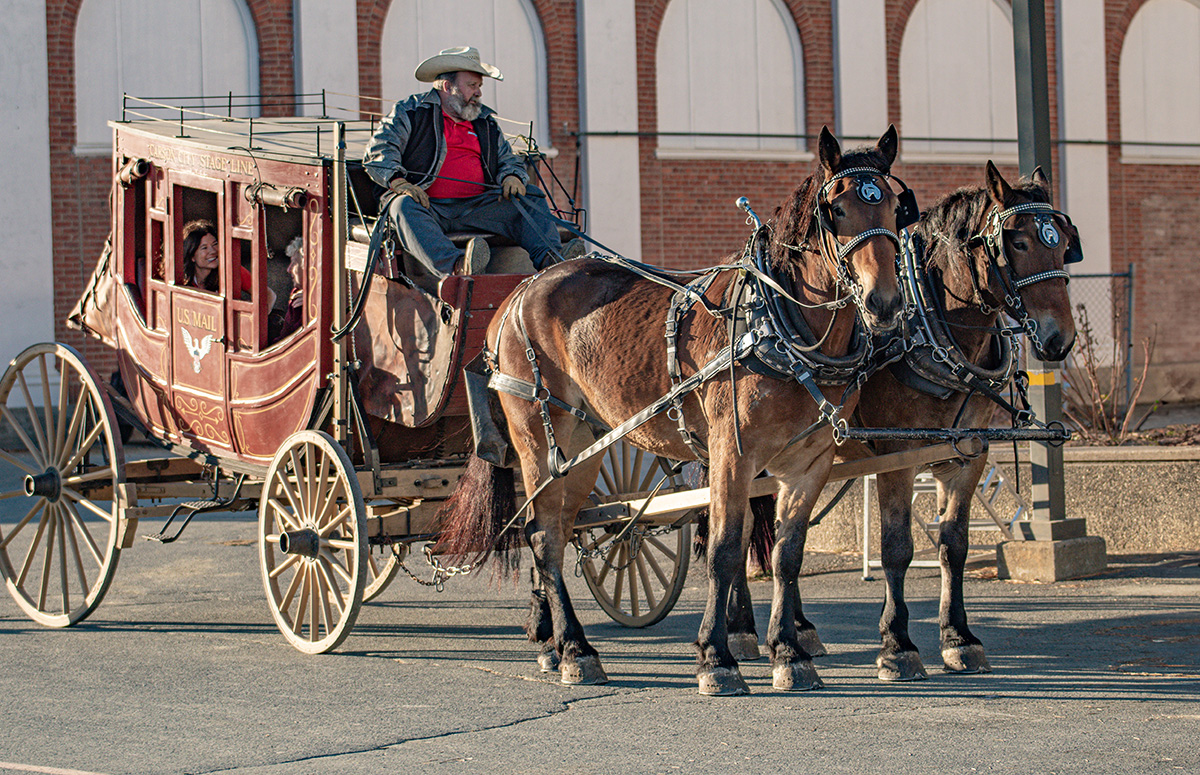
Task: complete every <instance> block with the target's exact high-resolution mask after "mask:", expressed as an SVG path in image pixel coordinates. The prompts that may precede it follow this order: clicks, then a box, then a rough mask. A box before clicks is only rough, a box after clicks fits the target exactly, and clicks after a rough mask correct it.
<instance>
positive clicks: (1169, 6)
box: [1120, 0, 1200, 164]
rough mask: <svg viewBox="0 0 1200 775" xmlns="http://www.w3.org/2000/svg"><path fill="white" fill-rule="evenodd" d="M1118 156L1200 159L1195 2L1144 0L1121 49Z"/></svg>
mask: <svg viewBox="0 0 1200 775" xmlns="http://www.w3.org/2000/svg"><path fill="white" fill-rule="evenodd" d="M1120 89H1121V140H1122V143H1123V144H1122V147H1121V157H1122V160H1123V161H1126V162H1132V163H1155V162H1158V163H1167V164H1171V163H1175V164H1177V163H1179V162H1180V161H1181V160H1190V161H1191V162H1192V163H1196V161H1197V160H1200V5H1198V4H1197V3H1195V2H1188V0H1149V2H1147V3H1146V4H1145V5H1143V6H1142V7H1141V9H1140V10H1138V12H1137V14H1136V15H1135V16H1134V17H1133V21H1131V22H1130V24H1129V30H1128V32H1126V34H1125V42H1124V45H1123V46H1122V48H1121V76H1120Z"/></svg>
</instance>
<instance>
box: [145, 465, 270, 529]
mask: <svg viewBox="0 0 1200 775" xmlns="http://www.w3.org/2000/svg"><path fill="white" fill-rule="evenodd" d="M219 476H220V472H219V471H216V472H214V474H213V494H214V495H216V494H217V490H218V487H219V484H218V482H219V479H218V477H219ZM245 481H246V475H245V474H242V475H240V476H238V478H237V483H236V484H235V485H234V487H233V494H232V495H230V496H229V497H227V498H219V497H218V498H210V499H208V500H199V501H184V502H183V503H181V504H179V505H178V506H176V507H175V510H174V511H172V512H171V516H170V517H168V518H167V521H166V523H164V524H163V527H162V530H160V531H159V532H157V533H152V534H146V535H143V536H142V538H144V539H146V540H147V541H157V542H158V543H160V544H169V543H171V542H172V541H174V540H176V539H177V538H179V536H181V535H183V530H184V528H186V527H187V526H188V523H190V522H191V521H192V517H194V516H196V515H197V514H203V513H205V512H207V511H224V510H225V509H227V508H228V507H229V506H231V505H232V504H233V502H234V501H236V500H237V497H238V493H240V492H241V491H242V483H243V482H245ZM184 512H187V518H186V519H184V520H183V524H182V525H180V526H179V529H178V530H177V531H175V535H167V528H169V527H171V523H172V522H174V521H175V517H177V516H179V515H180V514H182V513H184Z"/></svg>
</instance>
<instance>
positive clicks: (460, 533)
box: [435, 454, 521, 569]
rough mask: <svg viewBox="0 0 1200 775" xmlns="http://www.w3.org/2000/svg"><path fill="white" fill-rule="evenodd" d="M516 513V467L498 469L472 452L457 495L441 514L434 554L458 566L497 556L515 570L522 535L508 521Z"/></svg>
mask: <svg viewBox="0 0 1200 775" xmlns="http://www.w3.org/2000/svg"><path fill="white" fill-rule="evenodd" d="M516 513H517V493H516V487H515V486H514V480H513V469H511V468H501V467H498V466H494V465H492V464H491V463H489V462H487V461H486V460H484V459H482V458H480V457H478V456H477V455H474V454H472V455H471V456H470V457H469V458H468V459H467V467H466V470H465V471H464V472H463V475H462V478H461V479H459V480H458V485H457V486H455V488H454V492H453V493H451V494H450V497H449V498H447V499H446V502H445V503H444V504H442V507H441V508H440V509H438V511H437V515H436V517H435V519H436V522H437V527H438V541H437V545H436V547H435V551H436V552H438V553H440V554H444V555H446V556H447V557H448V558H449V561H450V562H451V563H453V564H456V565H457V564H461V563H463V562H467V561H469V562H470V563H471V564H472V565H476V564H479V563H482V562H485V561H487V560H488V559H489V558H494V559H496V560H497V561H498V562H499V565H500V568H501V569H515V567H516V565H517V563H518V562H519V558H520V553H519V552H518V551H515V550H518V549H520V548H521V531H520V530H513V529H511V527H510V525H509V523H510V522H511V521H512V519H513V517H514V516H515V515H516ZM506 528H507V529H506Z"/></svg>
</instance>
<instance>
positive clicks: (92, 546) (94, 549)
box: [65, 503, 104, 567]
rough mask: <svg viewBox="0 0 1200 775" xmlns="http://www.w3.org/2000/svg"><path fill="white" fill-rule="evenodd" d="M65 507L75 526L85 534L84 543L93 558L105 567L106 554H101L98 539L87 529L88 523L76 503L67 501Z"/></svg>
mask: <svg viewBox="0 0 1200 775" xmlns="http://www.w3.org/2000/svg"><path fill="white" fill-rule="evenodd" d="M65 508H66V510H67V514H68V515H69V516H70V517H71V522H72V524H73V525H74V526H75V528H76V530H78V531H79V533H80V534H81V535H83V540H84V543H86V544H87V545H88V550H89V551H90V552H91V553H92V558H93V559H94V560H95V561H96V564H97V565H99V566H101V567H103V565H104V555H103V554H101V552H100V547H99V545H97V544H96V540H95V539H94V538H92V533H91V531H90V530H88V529H87V523H86V522H84V521H83V518H82V517H80V516H79V511H78V510H77V509H76V508H75V505H74V504H72V503H66V504H65ZM71 534H72V535H74V534H75V530H72V531H71Z"/></svg>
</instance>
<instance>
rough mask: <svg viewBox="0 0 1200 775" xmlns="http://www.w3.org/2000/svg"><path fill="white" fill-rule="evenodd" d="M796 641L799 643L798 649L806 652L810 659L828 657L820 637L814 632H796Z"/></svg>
mask: <svg viewBox="0 0 1200 775" xmlns="http://www.w3.org/2000/svg"><path fill="white" fill-rule="evenodd" d="M796 640H797V641H798V642H799V644H800V648H802V649H804V650H805V651H807V652H808V655H809V656H810V657H824V656H828V655H829V650H828V649H826V648H825V644H824V643H822V642H821V636H820V635H817V631H816V630H799V631H797V632H796Z"/></svg>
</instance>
